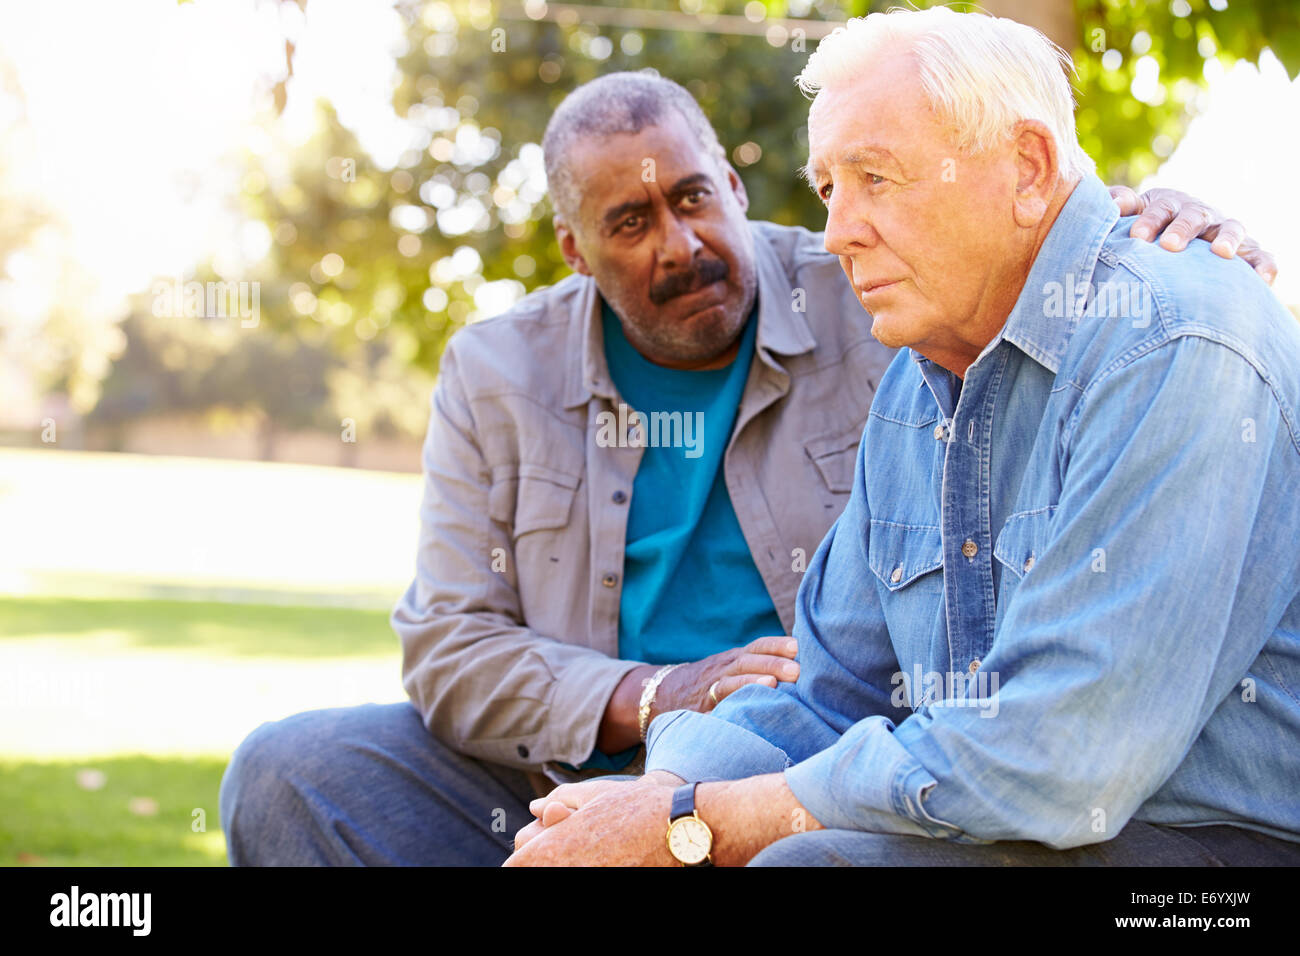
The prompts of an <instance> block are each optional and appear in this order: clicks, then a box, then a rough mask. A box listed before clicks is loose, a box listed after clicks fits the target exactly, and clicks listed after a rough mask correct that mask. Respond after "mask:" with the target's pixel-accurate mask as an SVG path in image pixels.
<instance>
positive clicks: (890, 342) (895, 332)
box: [871, 315, 916, 349]
mask: <svg viewBox="0 0 1300 956" xmlns="http://www.w3.org/2000/svg"><path fill="white" fill-rule="evenodd" d="M871 320H872V321H871V334H872V335H873V336H874V337H875V339H876V341H877V342H879V343H880V344H881V345H884V346H887V347H888V348H891V349H901V348H902V347H903V346H905V345H910V344H912V343H913V342H915V341H916V339H915V337H914V336H911V335H909V334H908V333H909V332H910V331H911V329H910V328H909V327H908V324H907V323H906V322H899V321H897V320H896V319H891V318H889V317H887V316H884V315H873V316H872V317H871Z"/></svg>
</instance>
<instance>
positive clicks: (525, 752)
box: [515, 744, 528, 760]
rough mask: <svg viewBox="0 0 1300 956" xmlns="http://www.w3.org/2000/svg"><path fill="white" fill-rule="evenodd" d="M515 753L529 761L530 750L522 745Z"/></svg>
mask: <svg viewBox="0 0 1300 956" xmlns="http://www.w3.org/2000/svg"><path fill="white" fill-rule="evenodd" d="M515 753H517V754H519V756H521V757H523V758H524V759H525V760H527V759H528V748H527V747H525V746H524V745H523V744H520V745H519V746H518V747H516V748H515Z"/></svg>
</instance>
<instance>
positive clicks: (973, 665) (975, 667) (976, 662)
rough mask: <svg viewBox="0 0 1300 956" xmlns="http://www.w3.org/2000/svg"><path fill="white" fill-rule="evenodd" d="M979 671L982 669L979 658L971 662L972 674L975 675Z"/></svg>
mask: <svg viewBox="0 0 1300 956" xmlns="http://www.w3.org/2000/svg"><path fill="white" fill-rule="evenodd" d="M979 669H980V659H979V658H978V657H977V658H975V660H973V661H971V662H970V672H971V673H972V674H974V673H975V672H976V671H977V670H979Z"/></svg>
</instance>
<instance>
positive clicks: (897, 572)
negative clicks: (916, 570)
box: [889, 567, 903, 584]
mask: <svg viewBox="0 0 1300 956" xmlns="http://www.w3.org/2000/svg"><path fill="white" fill-rule="evenodd" d="M889 580H891V581H893V582H894V583H895V584H897V583H898V582H899V581H901V580H903V569H902V568H901V567H898V568H894V573H893V574H891V575H890V576H889Z"/></svg>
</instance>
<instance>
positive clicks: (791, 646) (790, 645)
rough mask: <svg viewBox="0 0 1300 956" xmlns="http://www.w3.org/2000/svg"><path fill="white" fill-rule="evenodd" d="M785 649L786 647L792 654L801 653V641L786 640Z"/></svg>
mask: <svg viewBox="0 0 1300 956" xmlns="http://www.w3.org/2000/svg"><path fill="white" fill-rule="evenodd" d="M785 649H786V651H787V652H789V653H791V654H797V653H799V642H798V641H786V642H785Z"/></svg>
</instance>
